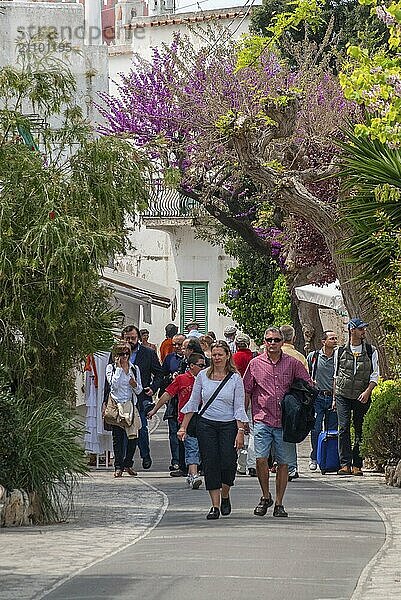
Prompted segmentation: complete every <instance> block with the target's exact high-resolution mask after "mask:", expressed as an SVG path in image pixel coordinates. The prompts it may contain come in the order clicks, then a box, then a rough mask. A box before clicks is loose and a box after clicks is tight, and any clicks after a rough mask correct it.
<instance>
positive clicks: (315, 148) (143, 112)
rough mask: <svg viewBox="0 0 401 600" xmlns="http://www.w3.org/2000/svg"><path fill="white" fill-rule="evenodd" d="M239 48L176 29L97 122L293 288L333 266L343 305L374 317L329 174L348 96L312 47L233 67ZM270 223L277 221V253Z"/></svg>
mask: <svg viewBox="0 0 401 600" xmlns="http://www.w3.org/2000/svg"><path fill="white" fill-rule="evenodd" d="M236 56H237V48H236V47H235V46H234V45H233V44H229V43H225V44H215V45H214V46H213V47H212V48H211V47H204V48H202V49H200V50H196V49H195V48H194V47H193V46H192V45H191V44H190V42H189V41H188V40H186V39H180V38H176V39H175V41H174V43H173V44H172V46H171V47H170V48H166V47H165V48H163V49H161V50H160V49H159V50H155V51H154V54H153V60H152V62H151V63H147V62H145V61H144V60H141V59H140V58H137V59H135V61H134V64H133V67H132V70H131V71H130V73H128V74H127V75H125V76H123V78H122V82H121V84H120V85H119V88H118V96H117V97H115V98H113V97H110V96H103V102H104V104H103V108H102V109H101V110H102V112H103V115H104V117H105V119H106V124H105V125H104V126H103V129H102V131H103V133H105V134H107V135H110V134H115V135H119V136H124V137H127V138H129V139H131V140H132V142H133V143H134V144H135V145H136V146H138V147H140V148H142V150H143V151H144V152H145V153H146V155H147V156H148V157H149V158H151V159H152V161H153V164H154V165H155V178H156V179H161V180H164V183H165V184H167V185H169V184H170V185H174V186H175V187H176V189H177V190H178V191H179V192H180V193H181V194H183V195H184V196H187V197H188V198H192V199H194V200H196V201H198V202H199V203H201V204H202V205H203V207H204V208H205V209H206V211H207V212H208V213H209V214H210V215H212V216H213V217H215V218H216V219H217V220H218V221H220V222H221V223H222V224H223V225H225V226H227V227H229V228H230V229H232V230H233V231H235V232H237V233H238V234H239V235H240V236H241V237H242V238H243V239H244V240H245V241H247V242H248V243H249V244H250V245H251V246H252V247H253V248H254V249H256V250H258V251H259V252H261V253H264V254H267V255H269V256H271V255H272V254H273V256H274V255H276V257H277V258H278V260H279V261H280V262H281V263H283V261H285V262H286V265H287V278H288V279H289V282H290V287H292V286H293V285H299V284H301V283H305V282H306V281H309V282H320V283H323V282H324V281H332V280H333V279H334V278H335V276H336V275H337V277H338V278H339V279H340V281H341V283H342V289H343V292H344V297H345V301H346V304H347V306H348V309H349V311H350V313H353V314H355V313H362V314H363V315H364V318H366V319H368V320H369V319H370V322H372V323H373V322H375V320H376V319H375V315H374V313H373V307H372V305H371V302H370V299H369V298H368V297H367V295H366V294H364V293H363V290H360V288H359V285H358V286H357V285H356V284H355V282H354V281H353V277H354V275H355V274H356V273H355V267H354V266H353V265H350V264H348V263H347V262H346V261H345V259H344V255H343V254H341V252H339V249H340V247H341V244H342V242H343V240H344V239H346V238H347V237H349V236H350V235H352V230H350V228H349V227H348V226H345V225H344V224H343V223H342V222H340V217H339V210H338V203H339V188H338V180H337V179H336V178H333V179H326V177H327V176H329V175H331V174H335V173H336V172H337V166H336V156H337V154H338V152H339V150H338V149H337V147H336V145H335V144H334V141H335V138H336V137H338V136H340V128H341V126H342V125H343V124H344V122H345V120H350V119H351V120H352V118H353V116H354V114H355V111H356V108H355V106H354V105H353V104H352V103H349V102H347V101H346V100H345V99H344V96H343V93H342V91H341V88H340V86H339V83H338V80H337V78H336V77H335V76H334V75H333V74H331V73H330V71H329V70H326V72H325V70H324V67H323V66H322V65H324V62H323V63H320V66H319V67H317V66H316V64H315V61H314V60H313V56H312V57H311V56H309V57H308V60H306V59H305V60H304V61H301V62H300V63H299V65H300V66H299V67H298V68H289V67H288V65H286V63H285V62H284V61H282V60H280V59H279V58H278V57H277V56H275V55H274V54H272V53H263V54H262V55H261V56H259V57H258V60H257V61H256V62H255V64H253V65H251V66H247V67H245V68H241V69H238V68H237V65H236ZM273 225H276V226H277V225H278V226H279V227H280V230H283V232H284V237H283V240H284V241H283V240H280V243H281V244H282V248H280V253H278V252H277V250H278V245H277V244H278V240H277V236H276V235H275V234H272V230H270V228H271V227H272V226H273ZM278 254H279V255H280V256H278ZM373 329H374V328H371V331H372V332H373Z"/></svg>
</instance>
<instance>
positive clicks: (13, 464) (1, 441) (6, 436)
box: [0, 388, 21, 489]
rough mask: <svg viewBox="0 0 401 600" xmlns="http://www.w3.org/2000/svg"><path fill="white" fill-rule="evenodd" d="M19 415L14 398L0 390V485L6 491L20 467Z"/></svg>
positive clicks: (7, 391) (11, 485)
mask: <svg viewBox="0 0 401 600" xmlns="http://www.w3.org/2000/svg"><path fill="white" fill-rule="evenodd" d="M20 434H21V415H20V411H19V409H18V406H16V403H15V398H13V396H12V394H11V393H10V391H9V390H7V389H6V388H4V389H1V388H0V483H1V484H2V485H3V486H4V487H5V488H7V489H12V488H13V487H15V485H14V474H15V472H16V471H19V469H20V467H21V459H20V442H21V436H20Z"/></svg>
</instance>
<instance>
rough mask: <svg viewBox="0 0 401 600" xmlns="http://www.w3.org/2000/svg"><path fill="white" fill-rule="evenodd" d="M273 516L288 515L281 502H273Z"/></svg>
mask: <svg viewBox="0 0 401 600" xmlns="http://www.w3.org/2000/svg"><path fill="white" fill-rule="evenodd" d="M273 517H288V512H286V511H285V510H284V506H283V505H282V504H275V506H274V509H273Z"/></svg>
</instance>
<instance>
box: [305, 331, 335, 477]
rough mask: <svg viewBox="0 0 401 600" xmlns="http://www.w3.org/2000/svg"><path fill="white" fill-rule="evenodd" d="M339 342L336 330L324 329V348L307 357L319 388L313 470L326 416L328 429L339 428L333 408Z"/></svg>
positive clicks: (310, 467)
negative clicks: (335, 358)
mask: <svg viewBox="0 0 401 600" xmlns="http://www.w3.org/2000/svg"><path fill="white" fill-rule="evenodd" d="M337 343H338V338H337V336H336V334H335V333H334V331H330V330H329V331H324V332H323V339H322V344H323V347H322V349H321V350H317V351H315V352H310V353H309V354H308V356H307V358H306V360H307V362H308V368H309V374H310V376H311V377H312V380H313V382H314V384H315V385H316V387H317V388H318V390H319V395H318V397H317V398H316V401H315V416H316V421H315V427H314V428H313V429H312V431H311V445H312V452H311V454H310V462H309V469H310V470H311V471H316V469H317V440H318V437H319V433H320V432H321V431H322V428H323V420H324V418H325V416H327V421H326V423H325V425H326V429H337V413H336V411H335V410H334V409H333V378H334V350H335V348H336V346H337Z"/></svg>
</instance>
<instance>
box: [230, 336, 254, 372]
mask: <svg viewBox="0 0 401 600" xmlns="http://www.w3.org/2000/svg"><path fill="white" fill-rule="evenodd" d="M234 341H235V348H236V351H235V352H234V354H233V361H234V364H235V366H236V367H237V369H238V371H239V372H240V374H241V377H243V376H244V373H245V371H246V368H247V366H248V364H249V362H250V361H251V360H252V358H253V352H252V351H251V350H249V344H250V343H251V338H250V337H249V335H246V333H237V335H236V336H235V340H234Z"/></svg>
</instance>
